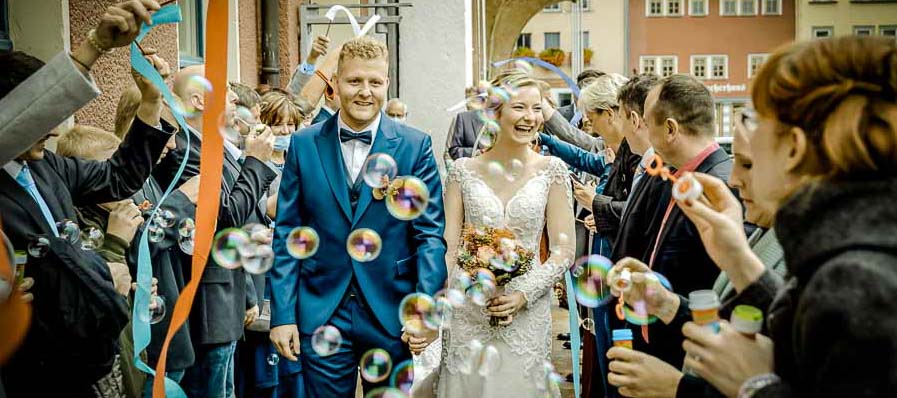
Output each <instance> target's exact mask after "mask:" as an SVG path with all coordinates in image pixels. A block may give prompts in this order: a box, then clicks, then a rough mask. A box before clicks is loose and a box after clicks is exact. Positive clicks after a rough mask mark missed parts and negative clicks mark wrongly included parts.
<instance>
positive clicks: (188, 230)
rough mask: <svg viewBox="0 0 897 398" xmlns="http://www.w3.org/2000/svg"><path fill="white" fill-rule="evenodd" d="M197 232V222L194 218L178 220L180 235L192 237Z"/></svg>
mask: <svg viewBox="0 0 897 398" xmlns="http://www.w3.org/2000/svg"><path fill="white" fill-rule="evenodd" d="M194 234H196V222H195V221H193V219H192V218H185V219H183V220H181V221H180V222H178V235H179V236H181V237H182V238H192V237H193V235H194Z"/></svg>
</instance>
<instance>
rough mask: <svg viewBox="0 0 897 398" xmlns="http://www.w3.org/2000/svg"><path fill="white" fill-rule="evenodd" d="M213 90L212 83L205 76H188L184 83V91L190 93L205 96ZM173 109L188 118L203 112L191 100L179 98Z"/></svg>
mask: <svg viewBox="0 0 897 398" xmlns="http://www.w3.org/2000/svg"><path fill="white" fill-rule="evenodd" d="M211 91H212V83H211V82H209V80H208V79H206V78H205V77H203V76H200V75H192V76H190V77H188V78H187V81H186V83H185V84H184V90H183V92H185V93H188V94H189V95H199V96H205V94H206V93H209V92H211ZM172 110H173V111H174V112H176V113H179V114H181V115H182V116H184V117H187V118H194V117H197V116H199V115H200V114H201V113H202V110H201V109H199V108H197V107H196V106H194V105H193V103H192V102H191V101H183V100H181V99H180V98H178V101H177V104H175V105H174V106H172Z"/></svg>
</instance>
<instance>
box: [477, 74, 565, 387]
mask: <svg viewBox="0 0 897 398" xmlns="http://www.w3.org/2000/svg"><path fill="white" fill-rule="evenodd" d="M514 61H525V62H529V63H531V64H533V65H539V66H541V67H543V68H545V69H548V70H550V71H552V72H554V73H555V74H556V75H558V76H559V77H560V78H561V79H562V80H563V81H564V83H567V87H569V88H570V92H572V93H573V96H574V97H575V98H577V99H578V98H579V86H577V85H576V81H575V80H573V79H572V78H570V76H567V74H566V73H564V71H562V70H561V69H560V68H558V67H557V66H554V65H552V64H550V63H548V62H545V61H543V60H541V59H538V58H532V57H518V58H510V59H505V60H501V61H497V62H493V63H492V66H494V67H496V68H497V67H499V66H502V65H505V64H508V63H511V62H514ZM574 104H575V103H574ZM573 108H574V109H576V105H574V106H573ZM581 120H582V112H580V111H579V109H577V110H576V113H574V114H573V119H571V120H570V124H572V125H574V126H578V125H579V122H580V121H581ZM577 396H579V395H577Z"/></svg>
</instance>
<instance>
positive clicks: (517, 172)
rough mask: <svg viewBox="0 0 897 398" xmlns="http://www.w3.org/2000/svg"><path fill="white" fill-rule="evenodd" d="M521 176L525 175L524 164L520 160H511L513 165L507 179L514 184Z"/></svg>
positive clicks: (509, 169)
mask: <svg viewBox="0 0 897 398" xmlns="http://www.w3.org/2000/svg"><path fill="white" fill-rule="evenodd" d="M521 175H523V162H521V161H520V160H519V159H513V160H511V165H510V167H508V172H507V174H506V175H505V178H507V179H508V181H509V182H514V181H516V180H517V179H518V178H520V176H521Z"/></svg>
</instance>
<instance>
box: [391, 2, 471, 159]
mask: <svg viewBox="0 0 897 398" xmlns="http://www.w3.org/2000/svg"><path fill="white" fill-rule="evenodd" d="M410 3H413V4H414V6H413V7H408V8H402V11H401V14H402V16H403V18H402V23H401V24H400V28H399V29H400V33H399V35H400V49H399V50H400V51H399V62H400V64H401V69H400V71H399V73H400V75H399V80H400V82H401V85H400V87H399V97H400V98H401V99H402V101H404V102H406V103H407V104H408V109H409V112H410V113H409V115H408V124H410V125H411V126H414V127H416V128H418V129H420V130H423V131H424V132H427V133H428V134H430V135H431V136H432V137H433V151H434V153H435V155H436V158H437V159H438V162H439V166H440V168H441V169H442V170H443V171H444V165H443V163H442V154H443V152H444V151H445V140H446V134H447V132H448V129H449V125H450V124H451V121H452V118H453V117H454V114H453V113H449V112H446V111H445V108H447V107H449V106H451V105H453V104H455V103H457V102H458V101H461V100H463V99H464V87H465V73H466V72H465V71H466V65H465V56H464V52H465V51H467V50H466V49H467V48H468V47H469V46H468V45H467V44H466V43H465V33H464V15H465V13H464V8H465V2H464V1H462V0H450V1H442V0H414V1H410Z"/></svg>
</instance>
